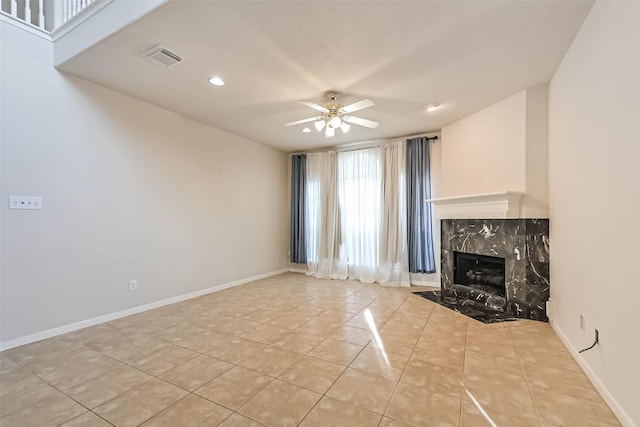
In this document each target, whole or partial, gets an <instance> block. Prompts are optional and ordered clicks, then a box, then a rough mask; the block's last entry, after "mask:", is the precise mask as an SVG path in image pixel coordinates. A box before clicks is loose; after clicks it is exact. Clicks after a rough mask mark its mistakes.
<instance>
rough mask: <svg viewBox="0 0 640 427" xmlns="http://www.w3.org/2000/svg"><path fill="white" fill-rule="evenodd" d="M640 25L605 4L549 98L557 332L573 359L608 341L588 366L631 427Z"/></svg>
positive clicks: (628, 6)
mask: <svg viewBox="0 0 640 427" xmlns="http://www.w3.org/2000/svg"><path fill="white" fill-rule="evenodd" d="M638 22H640V3H638V2H597V3H596V4H595V5H594V6H593V8H592V9H591V12H590V14H589V16H588V17H587V19H586V20H585V22H584V24H583V26H582V28H581V30H580V32H579V33H578V35H577V36H576V38H575V40H574V42H573V44H572V46H571V47H570V49H569V51H568V53H567V55H566V56H565V58H564V60H563V62H562V64H561V65H560V67H559V69H558V70H557V72H556V74H555V76H554V77H553V80H552V81H551V84H550V91H549V101H550V102H549V112H550V114H549V130H550V144H549V158H550V163H549V177H550V205H551V222H550V224H551V236H550V240H551V246H550V248H551V264H550V265H551V282H552V286H551V297H552V298H553V299H554V300H555V301H556V304H555V313H554V318H555V327H556V329H557V330H558V331H559V333H560V334H561V335H562V336H564V337H565V338H566V339H567V340H568V342H569V344H570V346H572V347H574V349H580V348H583V347H586V346H588V345H590V344H591V342H592V341H593V336H594V329H596V328H597V329H598V330H599V331H600V345H599V346H597V347H596V348H595V349H593V350H590V351H588V352H586V353H583V354H582V355H580V356H579V358H580V359H581V360H582V361H583V362H584V366H585V367H586V368H587V371H588V372H589V373H590V374H591V375H592V378H595V380H596V381H595V382H596V384H597V385H599V386H600V387H601V390H603V391H604V394H605V397H607V398H609V402H610V404H612V406H613V409H614V410H615V411H616V412H617V415H618V416H619V417H620V418H621V419H622V420H623V421H624V422H625V423H626V425H632V423H635V424H636V425H640V405H639V404H638V403H640V400H639V398H640V365H639V364H638V361H639V360H640V332H639V329H638V326H639V325H640V321H639V317H638V316H639V315H640V314H639V312H638V301H640V269H638V267H637V264H638V259H637V258H638V255H637V254H638V242H639V241H640V231H639V230H640V229H639V228H638V217H639V213H640V167H638V161H639V159H640V138H639V137H638V135H639V133H640V129H639V127H638V124H639V123H640V122H639V119H640V79H639V78H638V76H640V55H639V54H638V46H639V42H640V25H638ZM580 314H583V315H584V316H585V320H586V331H585V332H582V331H581V330H580V328H579V316H580ZM612 402H613V403H612ZM618 405H619V406H618Z"/></svg>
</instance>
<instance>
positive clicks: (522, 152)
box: [438, 85, 548, 218]
mask: <svg viewBox="0 0 640 427" xmlns="http://www.w3.org/2000/svg"><path fill="white" fill-rule="evenodd" d="M547 135H548V128H547V86H546V85H542V86H537V87H534V88H530V89H527V90H523V91H520V92H518V93H516V94H515V95H512V96H510V97H508V98H506V99H503V100H502V101H500V102H497V103H496V104H493V105H491V106H489V107H487V108H485V109H483V110H480V111H478V112H476V113H474V114H472V115H470V116H467V117H465V118H463V119H461V120H458V121H456V122H454V123H451V124H450V125H447V126H445V127H443V128H442V147H441V153H440V161H441V167H440V177H439V178H438V183H439V187H440V188H439V191H438V197H453V196H464V195H471V194H482V193H496V192H501V191H522V192H525V193H526V195H525V197H524V198H523V201H522V208H521V216H522V217H524V218H546V217H548V195H547V191H548V181H547V176H548V174H547V146H548V141H547Z"/></svg>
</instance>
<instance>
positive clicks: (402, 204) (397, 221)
mask: <svg viewBox="0 0 640 427" xmlns="http://www.w3.org/2000/svg"><path fill="white" fill-rule="evenodd" d="M381 154H382V156H381V163H382V197H381V198H382V224H381V229H380V260H379V263H378V277H377V281H378V282H379V283H381V284H382V285H392V286H410V285H411V281H410V276H409V260H408V255H407V222H406V218H407V203H406V174H405V169H406V157H405V156H406V151H405V143H404V141H398V142H389V143H386V144H384V145H383V146H382V152H381Z"/></svg>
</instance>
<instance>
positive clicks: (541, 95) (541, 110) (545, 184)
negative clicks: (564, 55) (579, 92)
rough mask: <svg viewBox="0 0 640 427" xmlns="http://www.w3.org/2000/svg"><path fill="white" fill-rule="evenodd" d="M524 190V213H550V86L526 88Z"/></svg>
mask: <svg viewBox="0 0 640 427" xmlns="http://www.w3.org/2000/svg"><path fill="white" fill-rule="evenodd" d="M526 117H527V118H526V123H527V129H526V141H527V142H526V147H525V191H526V194H525V196H524V198H523V200H522V203H523V206H522V216H523V217H525V218H547V217H548V216H549V87H548V86H547V85H543V86H537V87H534V88H531V89H528V90H527V112H526Z"/></svg>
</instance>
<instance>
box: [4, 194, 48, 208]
mask: <svg viewBox="0 0 640 427" xmlns="http://www.w3.org/2000/svg"><path fill="white" fill-rule="evenodd" d="M9 209H38V210H39V209H42V197H39V196H9Z"/></svg>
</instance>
